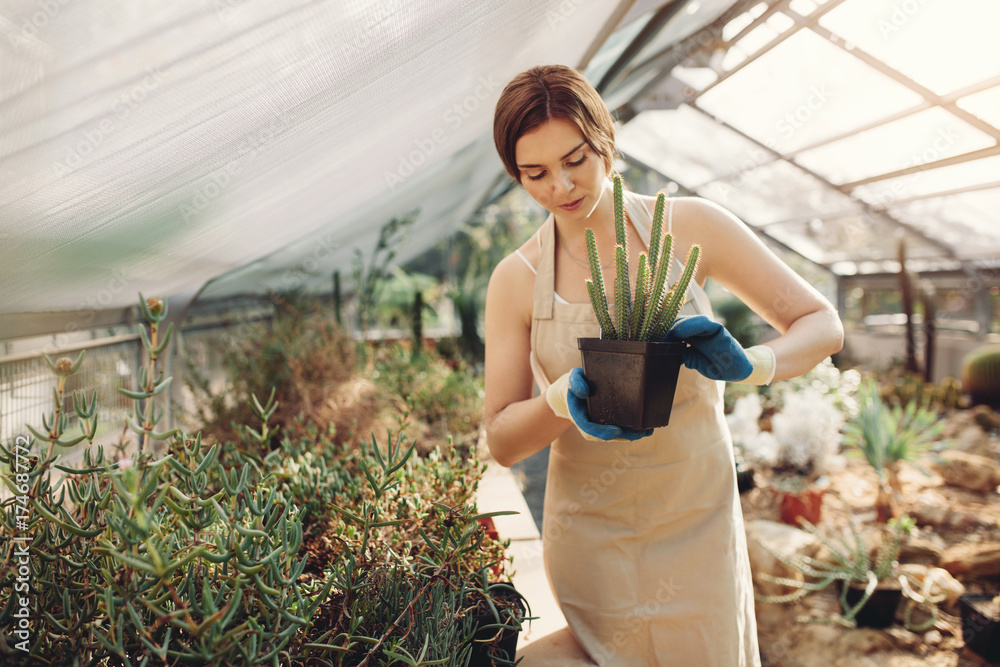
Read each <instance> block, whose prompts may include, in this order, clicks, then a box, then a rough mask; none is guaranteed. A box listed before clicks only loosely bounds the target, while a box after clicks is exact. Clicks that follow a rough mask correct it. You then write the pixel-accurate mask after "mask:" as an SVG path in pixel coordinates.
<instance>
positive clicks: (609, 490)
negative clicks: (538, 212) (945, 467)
mask: <svg viewBox="0 0 1000 667" xmlns="http://www.w3.org/2000/svg"><path fill="white" fill-rule="evenodd" d="M494 140H495V142H496V147H497V151H498V152H499V154H500V158H501V160H502V161H503V163H504V166H505V167H506V169H507V171H508V173H509V174H510V175H511V177H512V178H514V179H515V180H517V181H518V182H519V183H520V184H521V185H523V186H524V188H525V189H526V190H527V191H528V193H529V194H530V195H531V196H532V197H533V198H534V199H535V201H537V202H538V203H539V204H540V205H541V206H542V207H543V208H545V209H546V210H547V211H548V212H549V214H550V215H549V216H548V218H547V219H546V221H545V222H544V223H543V224H542V226H541V227H540V228H539V230H538V233H536V234H535V235H533V236H532V237H531V239H529V240H528V241H527V242H525V243H524V244H523V245H522V246H521V247H520V248H519V249H518V250H517V251H516V252H515V253H513V254H511V255H509V256H507V257H506V258H504V259H503V260H502V261H501V262H500V263H499V264H498V265H497V267H496V269H495V271H494V273H493V275H492V277H491V279H490V284H489V288H488V291H487V297H486V398H485V412H484V417H485V423H486V432H487V442H488V444H489V448H490V451H491V453H492V455H493V457H494V458H495V459H496V460H497V461H498V462H499V463H500V464H501V465H504V466H510V465H513V464H514V463H516V462H518V461H520V460H522V459H524V458H526V457H528V456H530V455H532V454H534V453H535V452H537V451H539V450H541V449H542V448H544V447H545V446H546V445H549V444H550V443H551V444H552V449H551V452H550V455H549V471H548V482H547V486H546V497H545V510H544V519H543V547H544V548H543V552H544V558H545V567H546V574H547V575H548V578H549V582H550V584H551V586H552V590H553V593H554V595H555V598H556V600H557V602H558V603H559V605H560V608H561V609H562V611H563V613H564V614H565V616H566V620H567V622H568V625H569V629H570V630H571V631H572V635H573V637H574V638H575V641H576V642H578V645H579V648H580V649H582V651H583V652H585V653H586V654H587V656H589V658H590V660H592V661H593V662H596V663H597V664H599V665H643V666H649V665H699V666H708V665H718V666H720V667H722V666H724V667H733V666H734V665H759V656H758V649H757V639H756V624H755V620H754V611H753V591H752V588H751V582H750V571H749V564H748V559H747V553H746V538H745V535H744V532H743V519H742V513H741V509H740V504H739V496H738V494H737V492H736V484H735V475H734V470H733V459H732V442H731V439H730V435H729V432H728V429H727V427H726V422H725V419H724V416H723V410H722V399H721V396H722V387H723V385H722V383H721V382H719V381H718V380H728V381H743V382H751V383H756V384H765V383H767V382H770V381H771V380H772V379H773V380H780V379H785V378H790V377H795V376H798V375H801V374H802V373H805V372H806V371H808V370H809V369H810V368H812V367H813V366H815V365H816V364H817V363H818V362H820V361H821V360H822V359H824V358H825V357H827V356H828V355H830V354H832V353H834V352H837V351H838V350H840V348H841V345H842V342H843V329H842V327H841V324H840V320H839V318H838V317H837V314H836V312H835V310H834V309H833V307H832V306H831V305H830V304H829V303H828V302H827V301H826V300H825V299H824V298H823V297H822V296H821V295H820V294H819V293H817V292H816V291H815V290H814V289H813V288H812V287H810V286H809V285H808V284H807V283H805V282H804V281H803V280H802V279H801V278H800V277H799V276H797V275H796V274H795V273H794V272H792V271H791V270H790V269H789V268H788V267H787V266H785V265H784V264H783V263H782V262H781V261H780V260H778V259H777V258H776V257H775V256H774V255H773V254H772V253H771V252H770V251H769V250H768V249H767V248H766V247H765V246H764V245H763V244H762V243H761V242H760V241H759V240H758V239H757V237H756V236H755V235H754V234H753V233H752V232H751V231H750V230H749V229H748V228H747V227H746V226H745V225H744V224H743V223H742V222H741V221H740V220H738V219H737V218H736V217H735V216H733V215H732V214H730V213H729V212H727V211H725V210H724V209H722V208H720V207H719V206H716V205H714V204H712V203H711V202H708V201H705V200H703V199H699V198H693V197H692V198H677V199H673V200H670V202H669V209H668V214H667V216H666V217H667V220H665V223H664V226H665V228H667V227H669V231H670V232H671V233H672V234H673V236H674V255H675V257H679V258H680V257H686V256H687V252H688V249H689V248H690V247H691V246H692V245H694V244H699V245H700V246H701V248H702V259H701V261H700V263H699V266H698V270H697V273H696V275H695V280H694V281H693V282H692V287H691V294H690V297H689V298H690V301H689V302H688V303H687V304H685V306H684V308H683V310H682V311H681V314H682V315H683V316H686V317H685V318H684V319H683V320H682V321H681V322H680V324H678V325H677V327H675V330H674V331H672V332H671V335H672V336H673V337H683V338H685V339H687V340H688V341H689V342H691V343H692V347H691V349H690V352H689V354H688V355H687V356H686V357H685V367H684V368H681V374H680V378H679V380H678V386H677V391H676V397H675V399H674V405H673V409H672V413H671V418H670V425H669V426H667V427H665V428H661V429H657V430H655V431H654V432H652V434H651V435H650V434H649V433H648V432H642V433H639V432H632V431H628V430H622V429H618V428H617V427H610V430H609V427H601V426H599V425H595V424H591V423H590V422H588V421H587V419H586V418H585V417H578V418H577V419H576V420H574V418H573V417H572V415H573V414H576V415H579V414H580V412H579V411H578V410H577V411H572V410H570V409H568V406H570V405H572V404H573V403H574V401H577V402H578V401H579V398H577V397H578V396H579V395H581V391H580V387H581V381H584V380H585V378H583V376H582V374H580V371H579V370H576V371H572V369H573V368H574V367H577V366H579V365H580V361H579V360H580V356H579V351H578V349H577V345H576V339H577V337H580V336H599V335H600V328H599V326H598V324H597V320H596V318H595V316H594V314H593V310H592V308H591V305H590V300H589V296H588V294H587V290H586V285H585V280H586V279H587V278H588V277H590V270H589V266H588V264H587V261H586V259H587V251H586V244H585V241H584V231H585V230H586V229H587V228H591V229H593V230H594V233H595V236H596V239H597V244H598V249H599V253H600V256H601V257H602V258H613V257H614V252H613V249H614V246H615V232H614V214H613V204H612V195H611V180H610V176H611V174H612V160H613V156H614V151H615V148H614V126H613V121H612V118H611V115H610V114H609V112H608V110H607V108H606V107H605V105H604V103H603V101H602V100H601V98H600V96H599V95H598V93H597V91H595V90H594V88H593V87H592V86H591V85H590V84H589V83H588V82H587V81H586V80H585V79H584V78H583V77H582V76H581V75H580V74H579V73H578V72H576V71H575V70H572V69H570V68H567V67H561V66H547V67H536V68H533V69H531V70H529V71H527V72H524V73H522V74H520V75H518V76H517V77H515V78H514V79H513V80H512V81H511V82H510V84H508V86H507V87H506V89H505V90H504V92H503V94H502V95H501V96H500V100H499V101H498V103H497V107H496V113H495V118H494ZM654 201H655V200H654V198H653V197H651V196H640V195H636V194H633V193H629V192H626V193H625V204H626V211H627V214H628V223H629V224H628V225H627V233H628V236H629V239H628V243H629V247H630V248H633V249H635V248H645V247H646V246H647V242H648V235H649V225H650V219H651V215H652V207H653V203H654ZM637 254H638V252H637V251H635V250H633V256H636V255H637ZM636 265H637V262H635V261H633V262H630V270H631V271H632V274H633V275H632V276H631V279H632V284H633V285H634V284H635V270H636ZM603 268H604V273H605V278H604V282H605V284H607V285H611V284H613V274H614V268H613V263H605V266H604V267H603ZM680 270H681V266H680V262H679V261H677V262H676V266H674V267H673V270H672V271H671V275H670V281H673V280H675V279H676V277H677V275H679V271H680ZM708 278H713V279H714V280H715V281H716V282H718V283H719V284H720V285H722V286H723V287H725V288H727V289H728V290H729V291H731V292H732V293H733V294H735V295H736V296H737V297H738V298H740V299H741V300H742V301H743V302H744V303H746V304H747V305H748V306H749V307H750V308H752V309H753V310H754V312H756V313H757V314H759V315H760V316H761V317H762V318H764V319H765V320H766V321H767V322H768V323H769V324H771V325H772V326H773V327H775V328H776V329H777V330H778V331H779V332H781V335H780V336H779V337H778V338H776V339H774V340H772V341H770V342H768V343H767V345H764V346H755V347H754V348H751V349H750V350H743V349H742V348H741V347H740V346H739V345H738V344H737V343H736V342H735V341H734V340H733V339H732V337H731V336H729V334H728V332H726V331H725V329H724V328H723V327H722V326H721V325H719V324H717V323H715V322H714V321H713V320H712V319H711V318H712V312H711V306H710V304H709V302H708V299H707V298H706V297H705V293H704V291H703V289H702V288H703V286H704V284H705V280H706V279H708ZM571 371H572V372H571ZM533 382H534V383H535V384H537V385H538V388H539V389H540V393H538V394H537V395H536V394H534V392H533V388H532V383H533ZM582 386H583V392H582V395H585V392H586V384H585V381H584V382H583V384H582ZM574 391H575V393H574Z"/></svg>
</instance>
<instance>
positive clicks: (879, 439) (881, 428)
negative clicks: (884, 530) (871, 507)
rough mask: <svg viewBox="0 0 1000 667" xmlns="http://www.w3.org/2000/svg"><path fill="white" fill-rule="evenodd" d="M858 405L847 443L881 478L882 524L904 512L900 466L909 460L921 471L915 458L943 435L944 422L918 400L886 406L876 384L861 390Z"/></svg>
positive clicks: (879, 508) (878, 510) (879, 507)
mask: <svg viewBox="0 0 1000 667" xmlns="http://www.w3.org/2000/svg"><path fill="white" fill-rule="evenodd" d="M858 406H859V410H858V414H857V416H855V417H854V418H853V419H852V420H851V421H850V422H849V423H848V425H847V428H846V431H845V437H844V441H845V444H847V445H848V446H853V447H856V448H857V450H855V451H860V453H861V454H863V455H864V457H865V459H866V460H867V461H868V463H869V464H871V466H872V469H874V471H875V473H876V474H877V475H878V477H879V492H878V497H877V498H876V501H875V510H876V514H877V516H878V519H879V521H883V522H884V521H887V520H888V519H889V517H893V516H899V513H900V508H899V505H900V502H901V498H902V495H903V488H902V484H901V483H900V481H899V469H900V464H901V463H902V462H903V461H908V462H910V464H911V465H913V466H914V467H916V468H917V469H918V470H921V468H920V466H917V465H916V464H915V463H914V459H915V458H916V457H917V455H918V454H920V453H922V452H924V451H925V450H926V449H928V447H930V446H931V443H932V442H934V441H935V440H936V439H937V438H938V437H939V436H940V435H941V433H942V431H943V430H944V422H943V421H941V420H940V419H938V415H937V413H936V412H934V411H933V410H930V409H928V408H927V407H926V406H925V405H922V404H918V402H917V401H910V402H909V403H907V404H906V407H905V408H904V407H902V406H894V407H891V408H890V407H888V406H886V405H885V403H884V402H883V401H882V397H881V395H880V394H879V389H878V385H877V384H876V383H875V382H874V381H868V382H867V383H865V384H864V385H863V386H862V387H861V389H860V391H859V392H858ZM921 472H923V473H924V474H928V473H927V472H926V471H924V470H921Z"/></svg>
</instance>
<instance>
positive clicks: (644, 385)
mask: <svg viewBox="0 0 1000 667" xmlns="http://www.w3.org/2000/svg"><path fill="white" fill-rule="evenodd" d="M665 206H666V195H664V194H663V193H662V192H660V193H659V194H657V197H656V208H655V210H654V213H653V222H652V226H651V228H650V237H649V252H648V253H645V252H644V253H641V254H640V255H639V264H638V274H637V277H636V284H635V290H634V296H633V290H632V288H631V285H630V282H629V268H628V262H629V258H628V236H627V234H626V231H625V207H624V203H623V201H622V178H621V176H620V175H618V174H615V177H614V209H615V239H616V241H617V245H616V247H615V271H616V273H615V285H614V311H615V315H614V318H612V315H611V312H610V310H609V307H608V298H607V294H606V293H605V289H604V277H603V274H602V273H601V259H600V256H599V254H598V251H597V241H596V240H595V237H594V231H593V230H592V229H588V230H587V231H586V238H587V256H588V259H589V260H590V272H591V279H590V280H588V281H587V291H588V292H589V294H590V301H591V304H592V305H593V307H594V313H595V314H596V315H597V321H598V322H599V323H600V325H601V336H600V338H580V339H578V345H579V348H580V351H581V356H582V359H583V372H584V374H585V375H586V376H587V381H588V382H589V383H590V385H591V394H590V396H589V398H588V399H587V412H588V414H589V416H590V419H592V420H593V421H595V422H598V423H602V424H615V425H617V426H622V427H626V428H633V429H648V428H656V427H660V426H666V425H667V423H668V422H669V420H670V410H671V405H672V403H673V399H674V389H675V388H676V385H677V375H678V373H679V372H680V367H681V351H682V350H683V349H684V347H685V345H686V344H685V343H681V342H662V341H663V339H664V337H665V336H666V333H667V331H668V330H669V329H670V327H671V326H673V324H674V321H675V320H676V319H677V314H678V313H679V312H680V309H681V306H682V305H683V304H684V301H685V299H686V297H687V292H688V287H689V286H690V284H691V279H692V278H693V277H694V274H695V271H696V269H697V268H698V259H699V255H700V252H701V248H700V246H697V245H694V246H692V247H691V250H690V252H689V253H688V257H687V261H686V263H685V267H684V271H683V273H682V275H681V276H680V278H679V279H678V280H677V282H676V283H675V284H674V285H673V286H672V287H670V288H669V289H668V288H667V284H666V283H667V275H668V274H669V272H670V264H671V261H672V258H673V254H672V253H673V247H672V246H673V237H672V236H671V235H670V234H666V235H664V234H663V213H664V209H665Z"/></svg>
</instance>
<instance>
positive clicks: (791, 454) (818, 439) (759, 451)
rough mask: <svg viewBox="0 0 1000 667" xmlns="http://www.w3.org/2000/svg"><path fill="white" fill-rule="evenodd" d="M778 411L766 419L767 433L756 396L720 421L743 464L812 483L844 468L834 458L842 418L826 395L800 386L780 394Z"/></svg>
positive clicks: (839, 459)
mask: <svg viewBox="0 0 1000 667" xmlns="http://www.w3.org/2000/svg"><path fill="white" fill-rule="evenodd" d="M780 403H781V406H782V407H781V411H780V412H777V413H775V414H774V415H773V416H772V417H771V430H770V431H766V430H761V428H760V417H761V414H762V412H763V402H762V399H761V396H760V395H759V394H755V393H754V394H745V395H743V396H741V397H740V398H738V399H736V402H735V404H734V406H733V410H732V412H730V413H729V414H728V415H727V416H726V421H727V422H728V424H729V430H730V433H732V436H733V443H734V444H735V445H736V446H737V447H738V448H739V449H740V450H741V452H742V454H743V457H744V459H745V460H747V461H750V462H752V463H754V464H757V465H764V466H769V467H772V468H775V469H777V470H784V471H789V472H794V474H795V475H797V476H802V477H806V478H809V479H816V478H817V477H820V476H821V475H826V474H829V473H832V472H836V471H837V470H839V469H841V468H842V467H843V465H844V460H843V457H842V456H841V455H840V453H839V451H840V442H841V429H842V428H843V426H844V421H845V415H844V412H843V411H842V410H841V409H840V408H839V407H838V406H837V401H836V398H835V397H834V396H833V395H832V394H830V393H822V392H820V391H819V390H818V389H816V388H814V387H811V386H806V387H804V388H800V389H798V390H791V391H788V390H786V391H784V392H782V394H781V396H780Z"/></svg>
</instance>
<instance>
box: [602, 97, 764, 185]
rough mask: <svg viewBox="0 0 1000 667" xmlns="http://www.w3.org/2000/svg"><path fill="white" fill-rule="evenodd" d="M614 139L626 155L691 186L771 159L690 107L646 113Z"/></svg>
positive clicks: (629, 124)
mask: <svg viewBox="0 0 1000 667" xmlns="http://www.w3.org/2000/svg"><path fill="white" fill-rule="evenodd" d="M615 139H616V143H617V144H618V148H619V149H620V150H621V151H622V153H624V154H625V155H627V156H629V157H632V158H635V159H637V160H639V161H640V162H643V163H645V164H646V165H648V166H650V167H652V168H653V169H656V170H657V171H659V172H660V173H662V174H663V175H665V176H667V177H669V178H672V179H675V180H677V181H678V182H680V183H682V184H684V185H685V186H687V187H696V186H697V185H699V184H701V183H704V182H706V181H710V180H712V179H714V178H718V177H720V176H723V175H726V174H729V173H731V172H734V171H736V170H738V169H741V168H743V169H749V168H751V167H753V166H754V165H756V164H760V163H761V162H763V161H766V160H769V159H770V155H769V154H768V153H767V152H766V151H764V150H762V149H761V148H760V147H759V146H757V145H755V144H754V143H753V142H751V141H748V140H747V139H745V138H743V137H741V136H740V135H738V134H736V133H735V132H732V131H731V130H729V129H727V128H725V127H723V126H721V125H719V124H718V123H716V122H715V121H713V120H712V119H711V118H708V117H707V116H705V114H703V113H700V112H698V111H696V110H695V109H692V108H691V107H689V106H687V105H682V106H681V107H680V108H678V109H676V110H672V111H660V110H654V111H643V112H642V113H640V114H639V115H638V116H636V117H635V118H633V119H632V120H631V121H629V122H628V123H627V124H625V125H624V126H622V127H621V128H619V129H618V130H617V132H616V136H615Z"/></svg>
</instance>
